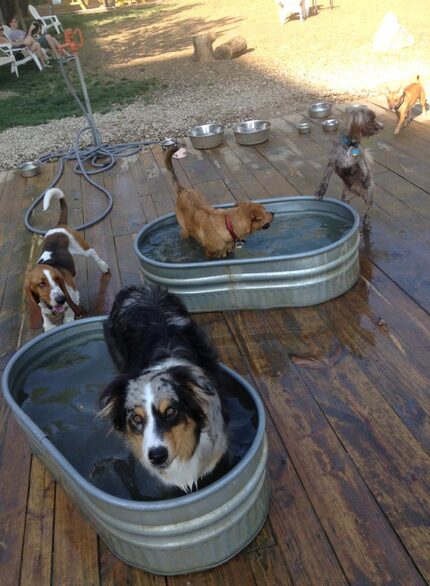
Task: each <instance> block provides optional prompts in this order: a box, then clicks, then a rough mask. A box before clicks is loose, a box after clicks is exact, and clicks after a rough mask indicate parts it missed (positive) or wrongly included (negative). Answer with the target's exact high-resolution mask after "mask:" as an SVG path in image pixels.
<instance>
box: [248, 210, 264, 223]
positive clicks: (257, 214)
mask: <svg viewBox="0 0 430 586" xmlns="http://www.w3.org/2000/svg"><path fill="white" fill-rule="evenodd" d="M262 220H263V216H262V215H261V212H256V211H254V212H253V213H252V215H251V222H261V221H262Z"/></svg>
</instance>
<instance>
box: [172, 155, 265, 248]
mask: <svg viewBox="0 0 430 586" xmlns="http://www.w3.org/2000/svg"><path fill="white" fill-rule="evenodd" d="M179 148H180V146H179V145H176V146H174V147H172V148H170V149H168V150H167V151H166V153H165V155H164V161H165V165H166V168H167V169H168V170H169V171H170V173H171V176H172V179H173V182H174V185H175V189H176V218H177V220H178V224H179V226H180V228H181V236H182V238H189V237H191V238H194V239H195V240H197V242H199V244H200V245H201V246H202V247H203V248H204V251H205V253H206V256H207V257H209V258H223V257H225V256H227V254H229V253H231V252H232V251H233V250H234V248H235V246H236V245H237V243H238V242H241V241H243V240H244V239H245V238H247V237H248V236H249V235H250V234H253V233H254V232H256V231H257V230H266V229H267V228H269V227H270V224H271V223H272V221H273V218H274V213H273V212H269V211H267V210H266V209H265V207H264V206H263V205H261V204H259V203H255V202H251V201H250V202H240V203H236V204H235V206H234V207H232V208H224V209H221V208H213V207H212V206H210V205H209V204H208V202H207V201H206V200H205V198H204V197H203V195H202V194H201V193H200V192H199V191H197V190H196V189H187V188H185V187H183V186H182V185H181V184H180V182H179V180H178V177H177V175H176V173H175V169H174V167H173V163H172V157H173V155H174V153H175V152H176V151H177V150H179ZM226 217H227V220H226ZM229 222H230V226H231V229H230V230H229V229H228V227H227V225H228V223H229Z"/></svg>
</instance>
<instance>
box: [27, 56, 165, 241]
mask: <svg viewBox="0 0 430 586" xmlns="http://www.w3.org/2000/svg"><path fill="white" fill-rule="evenodd" d="M69 60H70V61H72V60H74V61H75V64H76V69H77V71H78V76H79V81H80V83H81V87H82V93H83V95H84V100H85V105H84V104H83V103H82V101H81V100H80V98H79V96H78V94H77V92H76V90H75V88H74V87H73V86H72V84H71V82H70V80H69V78H68V77H67V74H66V72H65V70H64V65H63V62H62V61H60V62H59V65H60V70H61V73H62V75H63V78H64V81H65V83H66V86H67V89H68V90H69V92H70V93H71V95H72V96H73V97H74V98H75V100H76V102H77V103H78V105H79V107H80V108H81V110H82V112H83V114H84V116H85V117H86V119H87V122H88V126H85V127H84V128H82V129H81V130H80V131H79V132H78V133H77V135H76V140H75V147H74V148H72V149H69V150H68V151H66V152H64V151H59V152H56V153H52V152H51V153H47V154H45V155H42V156H41V157H40V158H39V160H40V162H41V163H46V162H48V161H52V160H58V167H57V172H56V174H55V177H54V179H53V181H52V182H51V183H50V184H49V185H48V187H47V189H46V190H45V191H47V190H48V189H50V188H51V187H55V185H57V183H58V181H59V180H60V178H61V176H62V174H63V172H64V167H65V164H66V161H72V160H76V165H75V169H74V170H75V173H78V174H79V175H83V176H84V178H85V180H86V181H88V183H90V184H91V185H92V186H93V187H95V188H96V189H98V190H99V191H101V192H102V193H104V194H105V196H106V199H107V207H106V209H105V210H104V212H103V213H101V214H100V215H99V216H96V218H94V219H93V220H91V221H90V222H86V223H85V224H81V225H80V226H77V227H75V228H74V229H75V230H84V229H85V228H89V227H90V226H93V225H94V224H97V223H98V222H100V221H101V220H103V219H104V218H105V217H106V216H107V215H108V214H109V213H110V211H111V209H112V206H113V198H112V194H111V193H110V192H109V191H108V190H107V189H106V188H104V187H103V186H102V185H99V184H98V183H96V182H95V181H94V180H93V179H91V177H90V175H95V174H96V173H102V172H104V171H107V170H109V169H111V168H112V167H113V166H114V165H115V164H116V162H117V158H118V157H129V156H131V155H134V154H136V153H138V152H139V151H140V150H141V149H142V147H143V146H148V145H151V144H157V143H159V142H160V141H159V140H143V141H137V142H130V143H124V144H117V145H109V144H103V143H102V142H101V136H100V132H99V131H98V129H97V126H96V123H95V121H94V117H93V113H92V110H91V104H90V100H89V97H88V92H87V87H86V84H85V80H84V77H83V74H82V69H81V65H80V62H79V57H78V56H77V55H75V56H74V57H71V58H69ZM85 132H91V134H92V137H93V143H94V144H92V145H89V146H87V147H84V148H81V147H80V146H79V145H80V141H81V137H82V135H83V134H84V133H85ZM100 159H103V162H100ZM106 159H107V161H106ZM85 163H89V164H90V165H91V167H92V168H90V169H86V168H85ZM45 191H44V192H43V193H42V194H41V195H39V196H38V197H37V198H36V199H35V200H34V202H33V203H32V204H31V206H30V207H29V208H28V210H27V211H26V213H25V216H24V224H25V227H26V228H27V229H28V230H29V231H30V232H34V233H35V234H41V235H45V234H46V232H47V230H41V229H40V228H35V227H34V226H32V224H31V221H30V218H31V215H32V213H33V210H34V209H35V208H36V207H37V206H38V205H39V203H40V202H41V201H42V200H43V197H44V195H45Z"/></svg>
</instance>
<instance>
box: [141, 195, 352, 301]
mask: <svg viewBox="0 0 430 586" xmlns="http://www.w3.org/2000/svg"><path fill="white" fill-rule="evenodd" d="M258 201H259V203H262V204H263V205H265V207H266V208H267V209H268V210H269V211H273V212H274V213H275V218H274V220H273V222H272V224H271V226H270V228H269V229H268V230H260V231H259V232H256V233H255V234H252V235H251V236H249V237H248V238H247V239H246V243H245V245H244V246H243V248H237V249H235V251H234V252H233V253H232V254H231V255H229V257H227V258H224V259H219V260H209V259H208V258H207V257H206V256H205V254H204V252H203V250H202V248H201V246H200V245H199V244H198V243H197V242H195V241H194V240H192V239H191V238H187V239H182V238H181V236H180V231H179V226H178V224H177V222H176V218H175V215H174V214H168V215H166V216H163V217H161V218H158V219H156V220H154V221H152V222H150V223H149V224H147V225H146V226H145V227H144V228H142V230H141V231H140V232H139V234H138V236H137V238H136V239H135V241H134V249H135V252H136V254H137V256H138V258H139V260H140V264H141V267H142V273H143V276H144V279H145V280H146V281H148V282H150V283H159V284H161V285H163V286H165V287H167V288H168V289H169V290H170V291H172V292H173V293H176V294H177V295H179V296H180V297H181V298H182V300H183V302H184V303H185V304H186V305H187V307H188V309H189V310H190V311H222V310H229V309H267V308H271V307H302V306H306V305H314V304H316V303H322V302H324V301H327V300H328V299H333V298H334V297H337V296H338V295H341V294H342V293H345V291H348V289H350V287H352V285H354V283H355V282H356V281H357V279H358V277H359V274H360V266H359V256H358V248H359V241H360V234H359V216H358V214H357V212H356V211H355V210H354V209H353V208H352V207H351V206H349V205H348V204H345V203H343V202H341V201H338V200H335V199H329V198H324V199H323V200H317V199H315V198H314V197H312V196H299V197H296V196H295V197H284V198H276V199H266V200H258ZM232 205H233V204H231V205H223V206H216V207H225V208H226V209H228V208H229V207H232Z"/></svg>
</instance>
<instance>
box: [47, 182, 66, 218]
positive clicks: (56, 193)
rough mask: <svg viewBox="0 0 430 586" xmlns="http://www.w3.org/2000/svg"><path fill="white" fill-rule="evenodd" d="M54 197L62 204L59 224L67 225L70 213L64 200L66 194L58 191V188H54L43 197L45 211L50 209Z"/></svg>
mask: <svg viewBox="0 0 430 586" xmlns="http://www.w3.org/2000/svg"><path fill="white" fill-rule="evenodd" d="M53 197H56V198H57V199H58V201H59V203H60V217H59V219H58V223H57V225H58V224H67V219H68V218H67V217H68V213H67V203H66V200H65V199H64V193H63V192H62V191H61V189H58V188H57V187H53V188H52V189H48V190H47V191H46V192H45V195H44V197H43V211H44V212H46V210H47V209H48V208H49V205H50V203H51V200H52V198H53Z"/></svg>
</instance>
